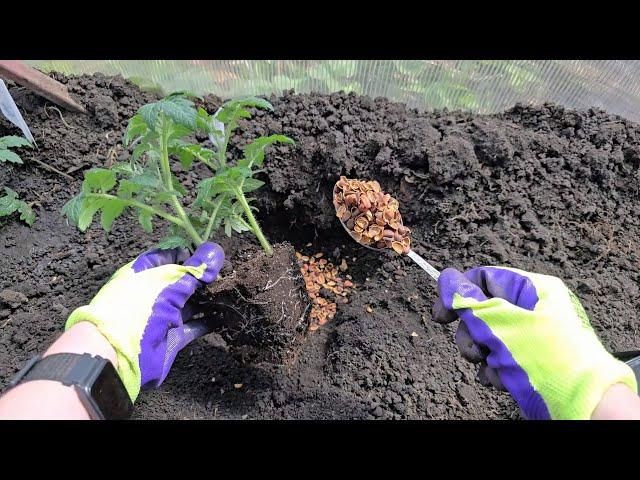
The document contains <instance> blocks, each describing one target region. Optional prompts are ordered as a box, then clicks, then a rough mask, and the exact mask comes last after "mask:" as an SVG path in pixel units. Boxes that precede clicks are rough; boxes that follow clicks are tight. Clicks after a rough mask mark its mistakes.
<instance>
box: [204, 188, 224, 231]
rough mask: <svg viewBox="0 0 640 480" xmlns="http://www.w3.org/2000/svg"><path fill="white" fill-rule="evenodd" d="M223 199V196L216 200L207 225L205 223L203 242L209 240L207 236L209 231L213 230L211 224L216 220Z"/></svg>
mask: <svg viewBox="0 0 640 480" xmlns="http://www.w3.org/2000/svg"><path fill="white" fill-rule="evenodd" d="M224 198H225V196H224V195H220V198H219V199H218V203H217V204H216V206H215V208H214V209H213V212H212V213H211V217H210V218H209V223H207V229H206V230H205V231H204V241H205V242H206V241H207V240H209V236H210V235H211V229H212V228H213V222H214V220H215V219H216V216H217V215H218V210H220V206H221V205H222V202H223V201H224Z"/></svg>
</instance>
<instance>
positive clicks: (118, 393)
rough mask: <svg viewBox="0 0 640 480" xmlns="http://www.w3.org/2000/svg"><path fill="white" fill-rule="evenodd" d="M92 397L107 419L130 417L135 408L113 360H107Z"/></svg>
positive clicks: (93, 388) (95, 383)
mask: <svg viewBox="0 0 640 480" xmlns="http://www.w3.org/2000/svg"><path fill="white" fill-rule="evenodd" d="M91 397H92V398H93V400H94V401H95V403H96V404H97V406H98V407H99V408H100V411H101V412H102V414H103V415H104V417H105V418H106V419H107V420H109V419H114V420H115V419H118V420H119V419H125V418H128V417H129V416H130V415H131V411H132V410H133V404H132V403H131V398H130V397H129V394H128V393H127V390H126V389H125V388H124V385H123V383H122V380H120V377H119V376H118V373H117V372H116V370H115V368H113V365H112V364H111V362H106V364H105V366H104V368H103V369H102V372H101V373H100V375H99V376H98V378H97V379H96V381H95V382H94V383H93V386H92V388H91Z"/></svg>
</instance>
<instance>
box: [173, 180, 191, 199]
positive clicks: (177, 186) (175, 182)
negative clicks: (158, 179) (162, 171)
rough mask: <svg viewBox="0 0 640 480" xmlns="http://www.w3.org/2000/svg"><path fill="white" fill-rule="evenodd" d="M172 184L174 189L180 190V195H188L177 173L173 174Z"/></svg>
mask: <svg viewBox="0 0 640 480" xmlns="http://www.w3.org/2000/svg"><path fill="white" fill-rule="evenodd" d="M171 184H172V185H173V188H174V190H176V191H178V192H180V196H185V195H187V193H188V192H187V189H186V188H184V187H183V186H182V184H181V183H180V180H178V178H177V177H176V176H175V175H171Z"/></svg>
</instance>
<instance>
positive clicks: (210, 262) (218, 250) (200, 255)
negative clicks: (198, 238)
mask: <svg viewBox="0 0 640 480" xmlns="http://www.w3.org/2000/svg"><path fill="white" fill-rule="evenodd" d="M202 264H204V265H206V269H205V271H204V274H203V275H202V278H200V280H201V281H202V282H204V283H211V282H213V280H215V278H216V277H217V276H218V273H219V272H220V270H221V269H222V267H223V266H224V250H223V249H222V247H221V246H220V245H218V244H217V243H214V242H204V243H203V244H202V245H200V246H199V247H198V248H197V249H196V251H195V252H194V253H193V255H191V258H189V259H188V260H187V261H186V262H184V265H186V266H192V267H199V266H201V265H202Z"/></svg>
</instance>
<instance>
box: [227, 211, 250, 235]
mask: <svg viewBox="0 0 640 480" xmlns="http://www.w3.org/2000/svg"><path fill="white" fill-rule="evenodd" d="M226 221H227V222H228V223H229V225H231V228H232V229H233V230H235V231H236V232H238V233H242V232H248V231H249V230H250V229H249V228H247V225H246V224H245V223H244V222H243V221H242V220H241V217H239V216H237V215H233V216H231V217H229V218H228V219H227V220H226ZM225 227H226V225H225Z"/></svg>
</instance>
